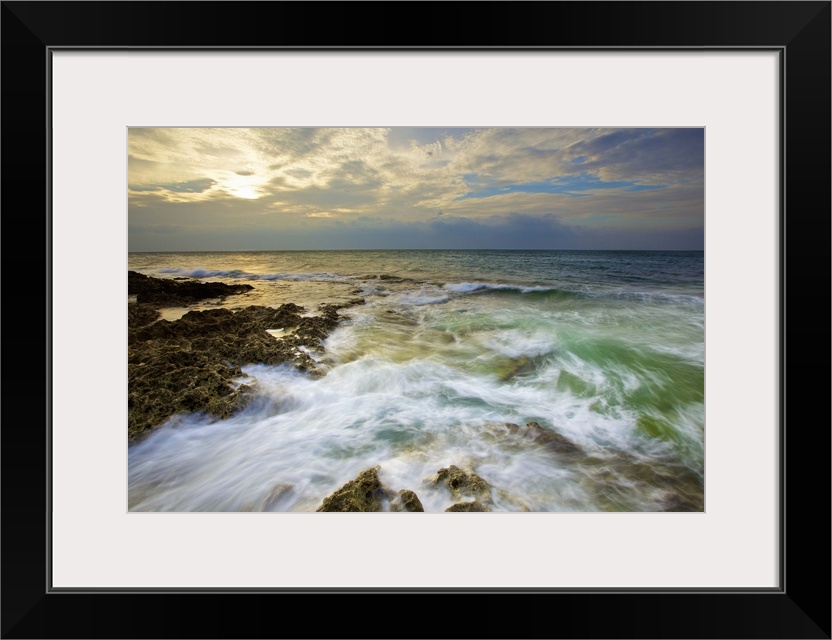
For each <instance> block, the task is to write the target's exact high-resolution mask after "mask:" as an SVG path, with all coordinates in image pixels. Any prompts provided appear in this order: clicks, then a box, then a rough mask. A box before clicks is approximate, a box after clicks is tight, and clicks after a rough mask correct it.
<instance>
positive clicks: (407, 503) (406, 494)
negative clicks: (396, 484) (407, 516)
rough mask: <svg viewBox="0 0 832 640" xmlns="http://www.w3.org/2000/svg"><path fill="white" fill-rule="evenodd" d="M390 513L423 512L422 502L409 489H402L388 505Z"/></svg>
mask: <svg viewBox="0 0 832 640" xmlns="http://www.w3.org/2000/svg"><path fill="white" fill-rule="evenodd" d="M390 510H391V511H414V512H415V511H424V510H425V508H424V507H423V506H422V502H421V501H420V500H419V496H417V495H416V494H415V493H414V492H413V491H411V490H410V489H402V490H401V491H399V495H398V496H396V498H394V500H393V502H391V504H390Z"/></svg>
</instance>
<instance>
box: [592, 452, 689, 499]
mask: <svg viewBox="0 0 832 640" xmlns="http://www.w3.org/2000/svg"><path fill="white" fill-rule="evenodd" d="M579 468H580V470H581V476H582V479H581V480H580V482H581V484H583V485H584V486H585V487H586V488H587V489H588V490H589V491H590V492H591V493H592V494H594V495H595V497H596V499H597V500H598V502H599V504H600V505H601V507H602V509H603V510H605V511H644V510H648V511H704V508H705V487H704V480H703V478H702V477H701V476H700V475H699V474H697V473H695V472H694V471H693V470H691V469H689V468H687V467H686V466H684V465H680V464H675V463H671V462H670V461H663V460H660V459H657V460H644V459H639V458H636V457H635V456H633V455H630V454H627V453H624V452H618V453H616V454H614V455H611V456H608V457H605V458H600V457H595V456H591V457H587V458H585V459H583V460H581V462H580V467H579Z"/></svg>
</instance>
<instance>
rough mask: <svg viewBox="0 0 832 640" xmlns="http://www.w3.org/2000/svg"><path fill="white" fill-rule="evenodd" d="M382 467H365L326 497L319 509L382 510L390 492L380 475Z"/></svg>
mask: <svg viewBox="0 0 832 640" xmlns="http://www.w3.org/2000/svg"><path fill="white" fill-rule="evenodd" d="M379 469H380V467H378V466H375V467H373V468H371V469H365V470H364V471H362V472H361V473H359V474H358V476H356V478H355V480H350V481H349V482H348V483H347V484H345V485H344V486H342V487H341V488H340V489H338V490H337V491H336V492H335V493H333V494H332V495H331V496H329V497H327V498H324V501H323V504H321V506H320V507H318V509H317V511H340V512H344V511H382V510H383V506H384V501H385V499H389V497H390V492H389V490H388V489H386V488H385V487H384V486H383V485H382V484H381V480H379V477H378V471H379Z"/></svg>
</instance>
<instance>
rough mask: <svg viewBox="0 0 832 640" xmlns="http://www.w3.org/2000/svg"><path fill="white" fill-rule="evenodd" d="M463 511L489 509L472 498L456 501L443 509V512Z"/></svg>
mask: <svg viewBox="0 0 832 640" xmlns="http://www.w3.org/2000/svg"><path fill="white" fill-rule="evenodd" d="M465 511H491V509H489V508H488V507H486V506H485V505H484V504H482V503H480V502H477V501H476V500H474V501H473V502H457V503H456V504H452V505H451V506H450V507H448V508H447V509H445V512H446V513H447V512H451V513H453V512H457V513H460V512H465Z"/></svg>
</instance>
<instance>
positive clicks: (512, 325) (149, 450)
mask: <svg viewBox="0 0 832 640" xmlns="http://www.w3.org/2000/svg"><path fill="white" fill-rule="evenodd" d="M129 268H130V269H133V270H136V271H139V272H141V273H145V274H147V275H150V276H155V277H170V278H173V277H192V278H200V279H202V280H205V281H219V282H226V283H248V284H251V285H253V286H254V289H253V290H252V291H250V292H248V293H246V294H243V295H239V296H229V297H228V298H226V299H225V300H224V301H220V302H217V301H207V302H205V303H201V304H200V305H196V306H195V307H191V308H197V309H205V308H216V306H222V307H227V308H230V309H234V308H238V307H244V306H248V305H251V304H255V305H265V306H274V307H276V306H279V305H280V304H283V303H286V302H294V303H296V304H299V305H302V306H304V307H305V308H306V309H307V312H308V313H309V314H310V315H314V314H315V313H316V309H317V307H318V305H320V304H322V303H338V304H340V303H347V302H349V301H352V300H355V299H356V298H361V299H363V301H364V304H360V305H355V306H352V307H349V308H346V309H343V310H342V311H340V314H341V315H342V317H343V318H344V320H343V322H342V324H341V325H340V326H339V327H338V328H337V329H335V330H334V331H333V332H332V333H331V334H330V336H329V337H328V339H327V340H326V341H325V345H324V346H325V351H324V353H322V354H315V357H316V359H317V360H318V361H319V366H320V368H321V370H322V371H324V372H325V375H324V376H322V377H319V378H313V377H310V376H308V375H306V374H304V373H301V372H299V371H297V370H295V369H293V368H291V367H289V366H265V365H255V364H253V365H250V366H244V367H243V371H244V372H245V373H247V374H248V375H249V376H250V378H249V379H248V380H247V381H246V382H247V383H251V380H252V379H256V382H257V384H256V387H257V389H258V397H257V398H256V400H255V401H254V402H252V403H251V404H250V405H249V406H248V407H246V408H245V409H244V410H242V411H241V412H239V413H237V414H236V415H234V416H233V417H231V418H230V419H227V420H216V419H214V418H211V417H209V416H201V415H190V416H175V417H174V418H172V419H171V420H169V421H168V422H167V423H166V424H165V425H163V426H162V427H160V428H159V429H157V430H156V431H155V432H154V433H152V434H151V435H150V436H149V437H148V438H146V439H145V440H143V441H142V442H140V443H138V444H135V445H132V446H130V447H129V448H128V457H129V478H128V487H129V497H128V502H129V508H130V509H131V510H137V511H241V510H245V511H250V510H254V511H258V510H261V511H262V510H270V511H315V510H316V509H317V508H318V507H319V506H320V505H321V502H322V500H323V499H324V498H325V497H326V496H328V495H330V494H331V493H332V492H333V491H335V490H336V489H338V488H339V487H340V486H342V485H343V484H345V483H346V482H348V481H349V480H351V479H353V478H354V477H355V476H356V475H357V474H358V473H360V472H361V471H362V470H364V469H367V468H369V467H374V466H379V468H380V469H379V476H380V478H381V480H382V482H383V483H384V484H385V485H386V486H388V487H390V488H391V489H393V490H394V491H398V490H400V489H410V490H413V491H415V492H416V494H417V495H418V496H419V499H420V501H421V502H422V504H423V505H424V508H425V510H426V511H429V512H430V511H444V510H445V509H446V508H447V507H448V506H450V505H451V504H453V503H454V502H455V501H456V500H454V499H452V497H451V496H450V495H449V493H448V491H447V489H445V488H443V487H437V486H434V485H432V484H431V482H430V480H431V478H432V477H433V476H434V475H435V474H436V472H437V471H438V470H439V469H440V468H443V467H448V466H449V465H452V464H453V465H456V466H458V467H460V468H463V469H467V470H472V471H475V472H476V473H477V474H479V475H480V476H481V477H482V478H484V479H485V480H486V481H487V482H488V483H489V484H490V485H491V487H492V492H491V497H492V502H491V504H490V505H489V508H490V509H491V510H492V511H533V512H540V511H547V512H551V511H579V512H586V511H661V510H702V509H703V505H704V433H705V424H704V415H705V412H704V402H705V398H704V359H705V340H704V337H705V326H704V254H703V252H701V251H690V252H659V251H644V252H642V251H315V252H311V251H310V252H307V251H296V252H293V251H288V252H236V253H235V252H216V253H133V254H130V255H129ZM185 311H187V309H166V310H163V317H165V318H167V319H170V320H172V319H175V318H176V317H178V316H179V315H181V314H182V313H184V312H185ZM276 328H277V327H276ZM530 421H535V422H537V423H539V425H540V426H541V427H542V428H543V429H546V430H549V431H552V432H554V433H557V434H559V435H560V436H563V437H564V438H567V439H568V440H570V441H571V442H572V443H574V444H575V445H576V446H577V447H579V448H580V454H579V455H563V454H561V453H559V452H557V451H555V450H553V449H552V448H550V447H546V446H542V445H541V444H540V442H538V441H536V440H535V439H534V438H533V437H526V438H523V437H518V436H516V434H514V435H513V432H512V431H510V430H509V429H508V428H507V427H506V426H505V424H506V423H513V424H517V425H521V426H522V425H525V424H526V423H527V422H530ZM125 431H126V430H125Z"/></svg>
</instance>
